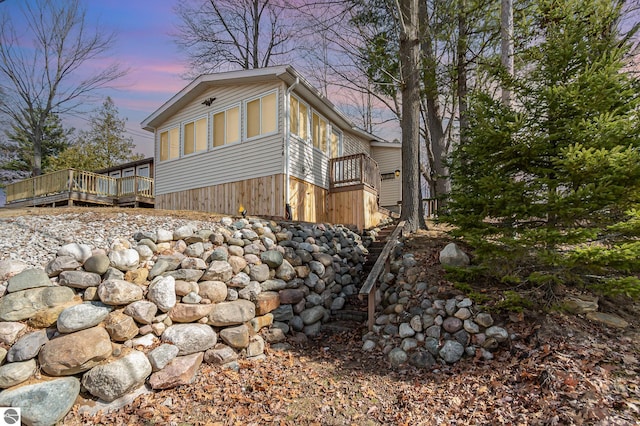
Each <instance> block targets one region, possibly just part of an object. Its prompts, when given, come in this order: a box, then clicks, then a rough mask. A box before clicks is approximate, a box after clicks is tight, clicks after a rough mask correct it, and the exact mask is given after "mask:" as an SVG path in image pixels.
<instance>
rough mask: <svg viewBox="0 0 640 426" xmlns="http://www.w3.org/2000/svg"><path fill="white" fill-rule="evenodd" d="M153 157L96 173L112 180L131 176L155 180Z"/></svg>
mask: <svg viewBox="0 0 640 426" xmlns="http://www.w3.org/2000/svg"><path fill="white" fill-rule="evenodd" d="M153 161H154V158H153V157H149V158H143V159H141V160H136V161H130V162H128V163H125V164H120V165H118V166H113V167H108V168H106V169H100V170H96V171H95V172H94V173H97V174H100V175H107V176H110V177H112V178H116V179H120V178H123V177H129V176H142V177H147V178H153Z"/></svg>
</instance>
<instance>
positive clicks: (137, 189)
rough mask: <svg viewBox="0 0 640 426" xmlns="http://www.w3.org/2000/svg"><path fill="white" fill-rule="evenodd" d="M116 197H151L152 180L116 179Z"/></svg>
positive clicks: (135, 177) (139, 178)
mask: <svg viewBox="0 0 640 426" xmlns="http://www.w3.org/2000/svg"><path fill="white" fill-rule="evenodd" d="M117 181H118V197H126V196H129V195H139V196H141V197H148V198H152V197H153V179H151V178H148V177H144V176H126V177H123V178H119V179H117Z"/></svg>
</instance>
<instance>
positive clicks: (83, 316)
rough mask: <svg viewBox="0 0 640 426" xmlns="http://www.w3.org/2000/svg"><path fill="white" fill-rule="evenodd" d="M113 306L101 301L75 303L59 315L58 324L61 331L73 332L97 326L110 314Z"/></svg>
mask: <svg viewBox="0 0 640 426" xmlns="http://www.w3.org/2000/svg"><path fill="white" fill-rule="evenodd" d="M112 309H113V308H111V307H110V306H107V305H105V304H103V303H100V302H85V303H81V304H79V305H73V306H70V307H68V308H66V309H65V310H63V311H62V312H60V315H59V316H58V321H57V326H58V331H59V332H60V333H73V332H74V331H80V330H84V329H85V328H91V327H95V326H96V325H98V324H100V323H101V322H102V321H103V320H104V319H105V318H106V317H107V315H109V312H111V310H112Z"/></svg>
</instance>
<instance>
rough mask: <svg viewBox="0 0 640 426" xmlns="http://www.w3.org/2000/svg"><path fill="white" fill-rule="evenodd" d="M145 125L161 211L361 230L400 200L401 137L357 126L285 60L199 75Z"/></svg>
mask: <svg viewBox="0 0 640 426" xmlns="http://www.w3.org/2000/svg"><path fill="white" fill-rule="evenodd" d="M142 128H143V129H145V130H147V131H150V132H153V133H154V135H155V196H156V199H155V205H156V207H157V208H161V209H175V210H178V209H179V210H198V211H209V212H217V213H224V214H238V213H239V212H240V213H241V212H242V211H246V212H247V213H248V214H249V215H256V216H266V217H275V218H288V219H291V220H301V221H310V222H330V223H344V224H352V225H356V226H357V227H358V228H360V229H362V228H367V227H371V226H374V225H375V224H377V223H378V221H379V220H380V219H381V218H382V217H384V215H385V214H388V213H389V212H388V210H385V209H381V207H384V206H386V207H391V208H394V207H396V206H397V205H398V203H399V202H400V201H401V195H400V188H401V179H402V170H401V161H400V152H401V149H400V143H398V142H395V143H394V142H387V141H384V140H382V139H381V138H378V137H376V136H375V135H372V134H370V133H368V132H365V131H363V130H361V129H359V128H357V127H356V126H355V125H354V124H353V123H352V122H351V121H350V120H349V119H348V118H347V117H346V116H344V115H343V114H342V113H341V112H339V111H338V110H337V109H336V107H335V106H334V105H333V104H332V103H331V102H330V101H329V100H328V99H327V98H326V97H325V96H323V95H322V94H321V93H320V92H319V91H318V90H317V89H315V88H314V87H313V86H312V85H311V84H310V83H309V82H307V81H306V80H305V79H304V78H303V77H302V76H301V75H300V74H299V73H298V72H297V71H296V70H295V69H294V68H293V67H291V66H275V67H268V68H261V69H252V70H242V71H230V72H223V73H217V74H207V75H201V76H200V77H198V78H196V79H195V80H194V81H192V82H191V83H190V84H188V85H187V86H186V87H185V88H184V89H182V90H181V91H180V92H178V93H177V94H176V95H175V96H173V97H172V98H171V99H169V100H168V101H167V102H166V103H165V104H164V105H162V106H161V107H160V108H159V109H158V110H156V111H155V112H154V113H153V114H151V115H150V116H149V117H147V118H146V119H145V120H144V121H143V122H142Z"/></svg>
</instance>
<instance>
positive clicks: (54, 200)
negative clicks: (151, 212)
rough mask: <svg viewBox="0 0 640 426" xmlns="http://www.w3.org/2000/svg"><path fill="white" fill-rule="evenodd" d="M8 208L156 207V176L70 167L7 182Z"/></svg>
mask: <svg viewBox="0 0 640 426" xmlns="http://www.w3.org/2000/svg"><path fill="white" fill-rule="evenodd" d="M5 193H6V197H7V201H6V207H9V208H11V207H38V206H60V205H69V206H72V205H74V204H82V205H105V206H134V207H144V206H148V207H153V205H154V204H155V199H154V196H153V179H151V178H147V177H142V176H127V177H124V178H112V177H109V176H106V175H100V174H97V173H91V172H85V171H82V170H75V169H66V170H59V171H57V172H53V173H47V174H44V175H41V176H36V177H34V178H29V179H25V180H22V181H20V182H16V183H13V184H10V185H7V187H6V188H5Z"/></svg>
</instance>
